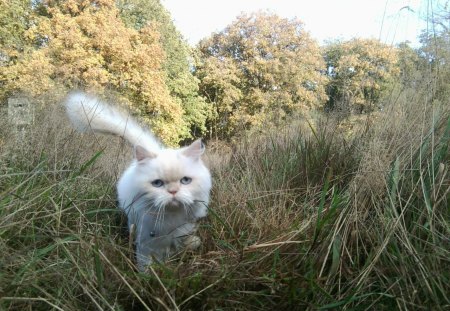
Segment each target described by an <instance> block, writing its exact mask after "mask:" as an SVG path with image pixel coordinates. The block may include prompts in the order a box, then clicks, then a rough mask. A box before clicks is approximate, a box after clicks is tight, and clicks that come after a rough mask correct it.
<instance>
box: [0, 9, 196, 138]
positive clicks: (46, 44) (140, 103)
mask: <svg viewBox="0 0 450 311" xmlns="http://www.w3.org/2000/svg"><path fill="white" fill-rule="evenodd" d="M43 5H44V7H45V9H46V12H47V14H45V15H42V16H38V17H37V18H36V24H35V26H34V27H32V28H30V29H29V30H28V32H27V34H26V35H27V37H28V38H29V40H30V42H33V43H34V44H35V46H34V48H30V49H28V50H27V51H26V52H25V53H23V54H22V55H21V56H20V57H19V58H18V60H17V62H16V63H14V64H11V65H10V66H8V67H5V68H2V69H1V70H2V71H3V72H2V73H1V75H2V76H3V77H4V79H5V80H6V84H5V86H6V87H5V90H4V92H11V91H14V90H22V91H26V92H28V93H30V94H31V95H36V96H39V95H41V94H43V93H46V92H48V91H50V90H52V89H53V88H54V87H55V84H62V85H64V86H65V87H66V88H69V89H73V88H84V89H89V90H93V91H95V92H97V93H103V92H105V91H106V90H111V89H112V90H115V91H116V92H117V93H119V95H120V96H121V98H122V101H125V102H127V103H128V105H129V106H130V108H132V110H134V111H135V112H137V113H139V114H140V115H141V116H143V117H144V118H145V120H146V122H148V123H149V125H150V126H151V127H152V130H153V131H154V132H155V133H156V134H157V135H159V136H160V137H161V138H162V140H163V141H165V142H166V143H168V144H172V145H173V144H176V143H178V141H179V140H180V139H183V138H186V137H188V136H189V129H188V126H187V124H186V122H185V121H184V120H183V113H184V112H183V109H182V107H181V105H180V104H179V103H178V102H176V101H175V100H173V99H172V97H171V96H170V93H169V90H168V88H167V86H166V84H165V72H164V70H163V69H162V63H163V61H164V57H165V55H164V52H163V49H162V47H161V45H160V43H159V34H158V32H157V31H156V29H154V28H152V27H151V26H150V25H148V26H146V27H144V28H142V29H141V30H139V31H138V30H135V29H132V28H127V27H126V26H125V25H124V24H123V22H122V20H121V19H120V18H119V12H118V10H117V8H116V7H115V2H114V0H101V1H99V0H96V1H93V0H84V1H78V0H66V1H51V0H50V1H46V2H44V4H43Z"/></svg>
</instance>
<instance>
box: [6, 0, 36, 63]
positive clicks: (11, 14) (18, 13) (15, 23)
mask: <svg viewBox="0 0 450 311" xmlns="http://www.w3.org/2000/svg"><path fill="white" fill-rule="evenodd" d="M30 14H31V5H30V0H1V1H0V48H1V49H0V53H2V54H3V55H5V54H6V55H8V52H11V50H14V49H21V48H23V46H24V41H25V31H26V30H27V29H28V27H29V25H30Z"/></svg>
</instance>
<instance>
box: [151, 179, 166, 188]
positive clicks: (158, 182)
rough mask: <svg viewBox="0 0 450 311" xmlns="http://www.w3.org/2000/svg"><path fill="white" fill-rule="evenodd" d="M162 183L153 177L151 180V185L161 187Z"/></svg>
mask: <svg viewBox="0 0 450 311" xmlns="http://www.w3.org/2000/svg"><path fill="white" fill-rule="evenodd" d="M163 185H164V182H163V181H162V180H161V179H155V180H154V181H152V186H153V187H157V188H159V187H162V186H163Z"/></svg>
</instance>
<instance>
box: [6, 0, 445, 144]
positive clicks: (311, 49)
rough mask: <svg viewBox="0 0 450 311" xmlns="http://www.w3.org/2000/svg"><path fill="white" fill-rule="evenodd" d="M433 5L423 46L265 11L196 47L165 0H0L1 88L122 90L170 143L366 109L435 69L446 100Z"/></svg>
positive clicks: (437, 91) (441, 34) (440, 25)
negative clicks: (348, 35)
mask: <svg viewBox="0 0 450 311" xmlns="http://www.w3.org/2000/svg"><path fill="white" fill-rule="evenodd" d="M434 16H435V18H436V19H435V20H433V24H434V25H435V29H436V31H435V32H433V33H432V34H430V33H424V34H423V35H422V37H421V43H422V46H421V47H420V48H418V49H413V48H411V47H410V46H409V45H408V44H406V43H405V44H401V45H399V46H396V47H393V46H390V45H386V44H384V43H382V42H379V41H377V40H370V39H352V40H349V41H345V42H344V41H342V42H341V41H335V42H331V43H329V44H326V45H325V46H323V47H320V46H319V45H318V43H317V42H316V41H315V40H314V39H313V38H312V37H311V36H310V35H309V33H308V32H306V31H305V29H304V25H303V24H302V23H301V21H299V20H297V19H285V18H281V17H278V16H276V15H272V14H267V13H262V12H259V13H254V14H251V15H241V16H239V17H237V19H236V20H235V21H234V22H232V23H231V24H230V25H229V26H228V27H226V28H225V29H224V30H223V31H221V32H219V33H215V34H212V35H211V36H210V37H208V38H205V39H203V40H202V41H201V42H200V43H199V44H198V46H197V47H196V48H191V47H189V46H188V45H187V43H186V42H185V41H184V39H183V38H182V36H181V34H180V33H179V32H178V30H177V29H176V28H175V26H174V24H173V22H172V20H171V17H170V14H169V13H168V12H167V10H165V9H164V7H163V6H162V5H161V3H160V2H159V0H116V1H115V0H82V1H80V0H41V1H39V0H38V1H29V0H0V100H1V101H2V102H5V101H6V98H8V97H9V96H11V95H13V94H15V93H18V92H24V93H26V94H29V95H30V96H33V97H40V96H45V95H46V94H61V96H63V94H65V93H66V92H67V90H69V89H74V88H76V89H87V90H90V91H95V92H96V93H99V94H109V95H111V94H113V95H114V96H115V97H116V98H117V99H118V100H119V101H120V102H121V103H123V104H124V105H126V106H128V107H129V108H130V109H131V110H132V111H134V112H135V113H136V114H139V115H140V116H142V117H143V119H144V120H146V122H148V123H149V125H150V126H151V127H152V128H153V130H154V131H155V132H156V133H157V134H158V135H159V136H160V137H161V138H162V139H163V140H164V141H165V142H167V143H169V144H177V143H178V142H179V141H181V140H183V139H189V138H190V137H192V136H199V135H208V136H210V137H217V138H221V139H229V138H231V137H234V136H236V135H238V134H239V133H241V132H242V131H244V130H247V129H250V128H255V127H261V126H266V125H267V124H275V125H276V124H279V123H281V122H285V120H287V119H289V118H291V117H295V116H297V115H301V114H305V113H307V112H308V111H311V110H313V109H324V110H326V111H329V112H333V111H337V110H339V111H341V112H342V111H343V112H345V113H347V114H361V113H367V112H370V111H374V110H377V109H380V108H382V107H381V106H382V102H383V101H382V99H383V97H384V96H385V95H386V94H388V93H389V92H390V91H391V90H393V89H394V88H396V87H408V88H412V89H414V88H415V87H417V84H418V83H419V82H420V83H422V82H421V81H424V79H425V80H426V79H427V77H429V79H431V78H430V77H431V76H433V77H436V76H437V77H438V78H437V79H434V80H433V81H434V82H433V83H431V82H430V88H432V92H431V93H430V94H432V96H433V97H434V98H435V99H436V100H439V99H444V98H448V96H449V95H450V87H448V81H450V65H449V64H450V44H449V42H450V41H449V37H450V36H449V34H450V31H449V29H448V28H446V27H445V25H448V20H449V17H450V13H449V12H448V10H447V11H446V9H442V10H441V12H440V13H439V14H435V15H434ZM436 74H437V75H436ZM429 81H431V80H429Z"/></svg>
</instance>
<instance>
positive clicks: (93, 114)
mask: <svg viewBox="0 0 450 311" xmlns="http://www.w3.org/2000/svg"><path fill="white" fill-rule="evenodd" d="M65 106H66V112H67V115H68V116H69V119H70V121H71V122H72V124H73V125H74V126H75V128H76V129H77V130H78V131H80V132H85V131H88V130H92V131H94V132H100V133H107V134H112V135H117V136H121V137H123V138H125V139H126V140H127V141H128V142H130V143H131V144H132V145H134V146H142V147H144V148H146V149H147V150H152V151H158V150H160V149H161V148H162V145H161V143H160V142H159V140H158V139H157V138H156V137H155V136H154V135H153V134H152V133H151V132H149V131H148V130H146V129H144V128H142V127H141V126H140V125H139V124H138V123H137V122H136V121H134V120H133V119H132V118H131V116H130V115H129V114H127V113H125V112H123V111H120V110H119V109H116V108H114V107H112V106H110V105H109V104H107V103H105V102H103V101H101V100H99V99H98V98H96V97H94V96H91V95H88V94H85V93H82V92H74V93H71V94H69V96H68V97H67V99H66V101H65Z"/></svg>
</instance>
